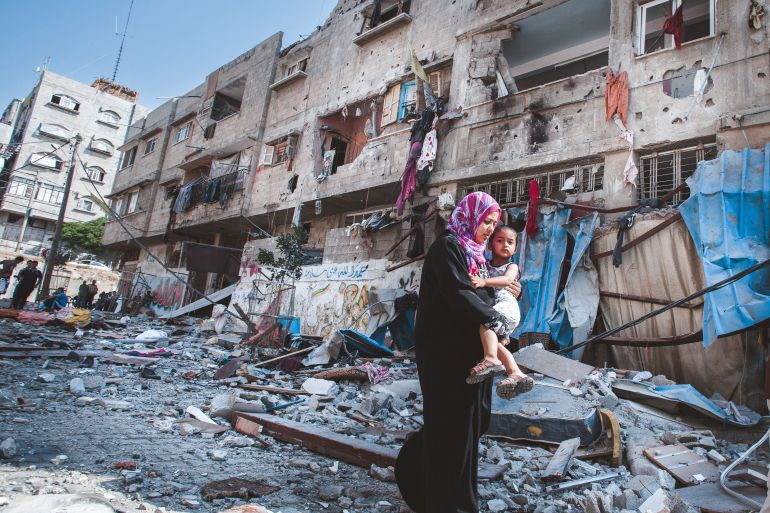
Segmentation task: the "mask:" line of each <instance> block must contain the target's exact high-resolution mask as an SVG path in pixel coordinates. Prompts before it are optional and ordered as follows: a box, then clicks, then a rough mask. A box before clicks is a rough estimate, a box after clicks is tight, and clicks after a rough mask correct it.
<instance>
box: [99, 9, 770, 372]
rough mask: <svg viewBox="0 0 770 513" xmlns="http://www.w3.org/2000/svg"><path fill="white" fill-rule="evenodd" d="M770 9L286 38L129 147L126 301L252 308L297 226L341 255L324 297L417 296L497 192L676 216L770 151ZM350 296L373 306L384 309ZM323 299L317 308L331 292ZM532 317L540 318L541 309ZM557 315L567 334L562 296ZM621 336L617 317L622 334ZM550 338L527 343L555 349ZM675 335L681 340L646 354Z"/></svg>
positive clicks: (122, 187)
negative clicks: (445, 216)
mask: <svg viewBox="0 0 770 513" xmlns="http://www.w3.org/2000/svg"><path fill="white" fill-rule="evenodd" d="M766 9H767V7H766V6H763V4H762V1H761V0H760V1H754V0H731V1H727V0H542V1H535V0H431V1H425V0H381V1H373V0H340V1H339V2H338V3H337V5H336V7H334V9H333V11H332V12H331V14H330V15H329V17H328V19H327V20H326V22H325V23H324V25H323V26H321V27H319V28H318V29H317V30H316V31H315V32H313V33H312V34H311V35H310V36H308V37H307V38H305V39H302V40H300V41H297V42H284V41H283V39H282V38H283V36H282V34H281V33H278V34H276V35H274V36H272V37H271V38H269V39H267V40H265V41H263V42H262V43H259V44H258V45H257V46H256V47H254V48H253V49H251V50H249V51H248V52H246V53H244V54H243V55H241V56H240V57H238V58H237V59H235V60H233V61H232V62H229V63H227V64H225V65H223V66H222V67H221V68H219V69H217V70H213V71H211V73H209V74H208V75H207V76H206V77H201V79H202V81H201V84H200V85H199V86H198V87H196V88H194V89H193V90H191V91H188V92H186V93H181V92H180V96H179V97H178V98H174V99H172V100H171V101H169V102H167V103H165V104H164V105H162V106H161V107H159V108H157V109H155V110H154V111H152V112H151V113H149V114H148V115H147V116H146V117H145V118H144V119H142V120H140V121H139V122H138V123H135V124H134V126H133V127H131V129H130V131H129V134H128V139H127V142H126V143H125V144H124V145H123V146H122V147H121V148H120V151H122V153H123V159H122V161H121V165H120V170H119V172H118V175H117V178H116V180H115V185H114V188H113V191H112V193H111V195H110V197H111V199H112V205H113V209H114V210H115V211H116V212H117V214H118V216H119V217H120V219H113V220H111V221H110V222H109V223H108V224H107V228H106V232H105V237H104V243H105V245H107V246H110V247H112V248H115V249H119V250H120V251H121V252H122V255H123V271H124V281H123V285H122V287H123V293H124V294H133V293H135V292H136V291H137V290H139V291H141V290H150V291H151V292H152V296H153V307H154V308H155V309H156V310H157V311H158V312H169V311H171V310H175V309H178V308H180V307H182V306H184V305H185V304H188V303H191V302H193V301H195V300H197V299H199V294H200V293H205V294H212V293H215V292H216V291H222V290H225V289H228V287H229V288H231V289H232V288H233V287H234V284H235V283H237V282H238V281H239V279H240V280H241V281H243V280H244V279H246V278H248V277H252V276H253V274H254V269H255V268H256V267H258V265H257V264H256V260H257V255H258V251H259V250H260V249H275V247H274V241H275V239H274V237H275V236H277V235H279V234H282V233H287V232H289V231H291V229H292V226H301V227H302V228H304V229H305V230H306V231H307V232H308V233H309V236H308V240H307V243H306V244H305V246H304V248H305V250H306V251H307V252H309V253H314V254H317V255H322V263H321V264H318V265H315V266H311V267H308V268H307V269H306V272H305V274H304V275H303V276H305V277H306V279H308V280H310V279H316V280H322V279H325V278H328V279H330V280H338V281H339V280H340V279H341V278H340V277H342V278H344V279H346V280H348V282H351V283H352V282H354V281H356V280H357V279H363V273H364V272H365V271H366V272H371V271H373V270H377V272H378V274H377V273H375V274H373V275H371V276H372V278H371V281H370V282H369V284H368V285H367V286H368V287H369V289H373V288H386V286H392V287H401V288H412V290H413V289H415V288H416V287H417V284H418V283H419V260H420V256H422V254H423V253H424V251H425V250H426V249H427V247H428V245H429V244H430V242H431V241H432V240H433V238H434V236H435V233H436V231H438V230H440V229H441V227H442V226H443V221H442V220H441V216H436V215H433V212H434V211H435V210H440V207H442V205H443V207H446V205H447V201H446V200H445V199H441V198H446V197H447V196H446V195H447V193H448V194H449V195H451V197H452V199H454V200H455V201H457V200H459V198H461V197H462V196H463V195H465V194H467V193H469V192H471V191H485V192H488V193H490V194H492V195H493V196H494V197H495V198H496V199H497V200H498V201H499V202H500V203H501V204H502V205H504V206H506V207H511V208H514V209H516V208H520V207H524V206H526V205H527V203H528V201H530V193H531V191H533V190H539V192H538V196H539V197H540V198H542V200H550V201H551V202H552V203H553V202H558V201H565V202H567V203H572V204H576V203H579V204H582V205H587V206H591V207H593V208H594V210H593V211H596V209H598V210H599V214H600V215H599V216H595V217H596V219H594V221H592V222H593V223H595V225H597V226H598V225H599V224H602V225H610V224H611V223H612V222H613V220H614V219H617V218H618V217H620V216H621V215H622V214H623V213H624V212H625V211H626V210H628V209H631V208H633V207H635V206H636V205H637V204H638V203H639V202H640V201H642V200H649V199H650V198H664V200H665V201H666V202H667V203H668V204H669V205H675V204H678V203H680V202H681V201H683V200H684V199H685V198H686V197H687V196H688V191H687V189H686V188H684V189H683V188H681V187H679V186H680V185H681V184H682V183H683V182H684V180H685V179H687V178H688V177H689V176H691V175H692V174H693V172H694V171H695V169H696V167H697V165H698V162H700V161H704V160H712V159H715V158H717V156H718V155H719V154H720V153H721V152H723V151H726V150H744V149H746V148H754V149H762V148H763V147H764V145H765V144H766V142H767V141H768V139H769V137H768V135H769V134H770V110H769V109H768V108H767V106H768V105H770V80H768V79H767V76H768V73H769V72H770V70H769V69H768V68H769V64H770V61H769V60H768V42H769V41H770V39H769V38H768V29H767V18H766V17H765V18H763V17H762V13H763V12H765V11H766ZM757 13H759V14H757ZM669 18H674V19H676V18H680V19H681V23H680V24H679V25H678V26H677V27H675V28H674V30H673V33H669V32H672V31H671V30H667V31H665V32H664V30H663V27H664V23H666V20H667V19H669ZM428 135H432V141H431V143H430V145H429V146H430V151H427V152H424V151H423V152H422V153H420V148H419V147H416V146H415V143H416V142H419V143H423V141H424V142H425V144H426V146H427V145H428V143H427V136H428ZM424 149H425V148H424ZM415 150H416V151H417V153H413V154H412V155H411V157H412V159H411V160H412V161H410V153H411V152H413V151H415ZM434 150H435V155H434V154H433V153H434ZM423 153H427V155H423ZM417 157H420V165H419V166H416V165H415V162H414V160H416V158H417ZM409 168H411V169H409ZM414 168H419V169H414ZM405 169H407V171H408V172H407V173H406V175H407V176H406V178H405V179H403V180H402V178H404V175H405ZM415 171H416V172H415ZM533 181H534V183H536V184H537V187H536V188H535V189H532V187H533ZM412 187H414V188H415V189H416V191H414V192H412V190H411V189H412ZM402 188H404V189H406V190H402ZM671 191H674V192H673V193H672V194H667V193H669V192H671ZM437 198H438V202H437ZM449 204H450V205H451V202H450V203H449ZM623 207H628V209H625V210H624V209H623ZM584 213H588V212H584ZM544 215H545V216H546V217H548V216H550V215H552V214H550V213H547V214H544ZM574 217H575V216H574V215H573V216H572V218H574ZM569 218H570V217H569V213H567V214H566V217H564V218H563V221H564V222H565V223H566V221H567V220H568V219H569ZM549 219H550V218H549ZM556 219H557V220H558V219H561V218H559V217H558V215H556ZM549 222H552V225H553V226H556V224H555V223H556V221H554V220H551V221H549ZM546 224H547V223H546ZM679 224H680V225H681V224H682V223H679ZM548 226H551V225H548ZM615 230H616V228H615ZM129 232H130V233H129ZM612 233H613V234H614V233H616V231H615V232H612ZM684 233H685V235H686V231H685V232H684ZM631 235H633V234H631ZM132 238H135V239H136V240H137V241H139V242H140V243H142V244H143V245H145V246H146V247H147V248H148V249H149V250H150V251H151V252H152V253H153V254H154V255H156V256H157V257H158V258H159V259H160V260H162V261H163V262H164V263H165V264H166V266H167V267H168V268H170V270H169V269H165V268H164V267H163V266H161V265H160V264H159V263H158V262H157V261H155V260H154V259H153V258H151V257H150V256H149V255H148V254H147V253H146V252H145V251H144V250H140V248H139V247H138V246H137V245H136V244H135V243H134V242H133V241H132V240H131V239H132ZM564 238H565V240H566V235H564ZM604 239H611V244H610V243H609V242H608V244H610V247H611V246H612V245H614V242H615V237H614V236H613V237H611V238H610V237H606V236H605V237H603V238H602V239H601V240H596V237H595V238H594V241H593V251H594V252H597V251H599V250H598V249H597V244H599V245H601V244H604V243H603V242H602V241H603V240H604ZM575 240H579V239H575ZM590 242H591V239H590V238H589V239H588V243H590ZM565 244H566V242H565ZM690 244H691V243H690ZM573 246H574V247H575V248H577V247H578V246H579V244H578V243H577V242H573V239H570V243H569V247H570V249H569V251H570V252H572V251H573ZM533 247H534V246H533ZM601 249H602V250H603V249H604V248H601ZM668 249H670V251H671V252H672V253H673V254H674V255H676V253H677V250H678V248H676V247H672V248H668ZM564 251H566V250H563V251H562V256H561V257H560V259H559V260H558V261H557V264H558V265H557V266H556V267H557V272H555V274H554V273H552V276H551V277H550V278H548V280H550V281H548V280H546V281H548V283H553V285H554V287H552V288H553V289H554V291H555V290H558V289H560V288H563V286H564V280H565V276H564V275H560V274H559V272H558V268H559V267H560V266H561V264H562V260H564V265H565V268H569V267H570V261H569V258H568V257H567V258H566V259H564V254H563V253H564ZM573 255H574V253H573ZM696 260H697V259H696ZM395 269H398V270H399V271H400V274H399V275H398V277H396V273H394V274H388V272H387V271H388V270H395ZM610 269H612V268H610ZM623 271H625V270H623V269H622V268H620V271H619V272H623ZM172 272H173V273H175V274H176V275H177V277H175V276H173V275H172ZM613 272H614V271H613ZM525 273H526V269H525ZM387 276H393V278H392V279H384V278H383V277H387ZM179 277H181V278H182V279H181V280H180V279H178V278H179ZM330 277H334V278H330ZM303 279H305V278H303ZM700 279H701V280H702V277H701V278H700ZM183 281H186V282H187V283H188V284H189V285H191V288H192V289H194V291H191V290H188V288H187V287H185V285H184V283H183ZM600 282H602V284H603V285H606V279H605V278H603V277H601V266H600ZM341 283H343V284H344V283H347V282H341ZM542 283H544V282H541V285H542ZM327 285H328V283H327ZM359 285H360V283H359ZM362 287H363V286H362ZM332 288H333V289H334V290H335V291H337V292H335V293H337V294H338V295H340V296H341V299H340V300H339V301H342V302H348V303H350V302H351V301H353V302H355V303H356V305H357V307H360V308H364V307H366V306H367V301H366V298H363V297H362V295H363V292H362V290H364V289H365V288H366V287H363V288H357V289H356V291H357V292H355V293H352V294H350V295H349V294H348V292H347V291H348V289H347V288H345V287H343V286H342V285H341V286H340V287H339V289H335V288H334V287H332ZM541 289H543V290H545V289H550V288H549V287H541ZM685 289H686V287H685ZM307 290H309V291H310V292H309V294H310V295H311V296H313V297H314V298H316V301H317V300H318V299H317V298H318V297H321V296H319V294H321V295H322V293H323V291H324V290H326V289H324V288H323V287H322V286H320V285H319V286H316V287H315V288H313V287H310V288H309V289H307ZM549 293H550V292H549ZM628 293H629V294H630V292H628ZM671 293H672V294H674V297H672V298H670V299H671V300H673V299H678V297H681V296H676V291H673V292H671ZM297 294H301V290H300V288H297ZM525 294H526V290H525ZM612 294H613V293H610V296H606V297H605V296H602V307H603V308H605V309H606V310H608V311H609V310H612V309H613V308H615V309H619V311H620V310H623V309H624V308H625V306H623V304H624V303H622V301H621V302H619V303H618V305H620V306H617V305H616V306H615V307H613V306H611V305H608V304H607V303H605V302H606V301H610V300H614V301H618V300H617V298H615V297H614V296H612ZM616 295H617V294H616ZM637 295H638V296H643V295H644V294H641V293H638V294H637ZM683 295H686V294H683ZM533 297H534V296H533ZM533 297H530V298H529V299H528V300H525V301H524V304H523V306H524V307H525V308H526V306H527V305H526V303H527V301H529V302H530V303H532V302H533V301H541V302H542V301H543V299H542V298H539V299H538V298H534V299H533ZM212 298H214V299H215V300H219V299H223V296H212ZM251 299H252V298H250V297H247V298H245V299H244V301H250V300H251ZM664 299H667V298H664ZM304 301H305V300H304V299H303V298H301V297H298V298H296V303H295V301H294V300H293V301H292V307H293V309H294V311H293V312H291V313H290V314H289V315H293V316H296V317H298V318H299V319H300V322H301V323H302V324H303V330H305V331H304V332H309V331H313V330H315V331H316V332H317V333H318V334H322V335H323V334H328V331H324V330H323V329H321V328H322V326H327V327H328V326H331V325H335V323H336V325H337V326H338V327H339V326H340V325H342V326H343V327H347V326H349V325H350V324H348V325H345V323H346V322H348V321H350V322H354V321H355V315H356V314H357V313H360V308H359V309H351V308H350V306H349V305H348V306H345V305H342V306H340V308H341V309H342V310H341V312H337V313H335V312H331V313H330V312H328V311H327V312H324V311H322V310H323V308H321V307H318V306H317V305H314V304H313V303H312V302H310V300H307V302H304ZM549 301H550V302H551V303H552V304H551V305H550V307H549V308H550V310H549V312H550V313H553V310H554V309H555V306H554V304H555V303H556V301H557V297H556V295H555V292H553V295H552V297H551V298H550V300H549ZM653 303H654V301H653ZM303 304H304V305H306V306H307V307H306V308H304V307H303V306H302V305H303ZM636 306H638V305H635V306H633V307H629V308H630V310H634V308H636ZM244 307H245V305H244ZM335 308H336V307H335ZM319 309H320V310H319ZM311 310H312V311H311ZM299 312H301V313H299ZM249 313H250V314H252V313H254V311H253V309H252V308H249ZM274 313H275V312H274ZM309 317H312V319H309ZM322 317H323V319H322ZM611 317H612V316H608V314H605V313H603V314H602V318H601V320H602V322H603V323H604V325H605V326H607V327H611V326H610V325H611V324H612V319H611ZM616 317H617V318H616V319H615V321H617V323H621V324H622V322H621V321H622V320H623V319H621V318H624V319H625V320H628V318H625V317H624V316H623V315H620V314H619V315H618V316H616ZM594 320H595V318H591V321H592V322H591V324H593V321H594ZM306 321H307V322H309V323H310V325H311V326H312V328H313V329H306V326H305V322H306ZM311 321H312V322H311ZM541 321H542V319H541V320H540V321H537V320H533V321H531V322H532V323H534V324H533V325H530V326H529V327H528V322H530V321H528V320H526V319H525V321H524V323H523V324H524V329H525V330H526V329H529V330H530V331H532V332H533V333H537V332H542V331H543V329H542V327H538V326H537V325H535V324H537V323H538V322H540V323H541V324H542V322H541ZM313 323H315V324H313ZM590 328H591V326H589V327H588V329H589V330H590ZM653 331H655V330H653ZM637 335H638V333H637ZM666 335H676V333H669V334H666V333H661V332H660V331H658V332H656V333H651V334H649V335H648V336H666ZM552 338H553V337H552ZM583 338H585V334H584V336H583ZM616 356H617V355H616ZM628 368H632V367H628ZM672 374H676V372H672Z"/></svg>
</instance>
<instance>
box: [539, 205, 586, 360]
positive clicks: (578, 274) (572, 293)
mask: <svg viewBox="0 0 770 513" xmlns="http://www.w3.org/2000/svg"><path fill="white" fill-rule="evenodd" d="M598 225H599V214H598V213H596V212H594V213H593V214H591V215H588V216H585V217H581V218H579V219H575V220H574V221H572V222H570V223H569V224H568V225H567V227H566V230H567V231H568V232H569V234H570V236H571V237H572V238H573V240H574V241H575V244H574V247H573V250H572V258H571V259H570V269H569V274H568V275H567V282H566V284H565V285H564V291H563V292H562V293H561V295H559V299H558V300H557V301H556V309H555V311H554V313H553V315H552V316H551V319H550V320H549V321H548V323H549V325H550V327H551V338H552V339H553V340H554V341H555V342H556V343H557V344H558V345H559V347H562V348H563V347H567V346H568V345H570V344H574V343H578V342H582V341H583V340H585V339H587V338H588V334H589V333H590V332H591V329H592V328H593V325H594V321H595V320H596V310H597V309H598V308H599V277H598V273H597V272H596V268H595V267H594V264H593V262H591V257H590V254H589V248H590V246H591V239H592V238H593V235H594V230H595V229H596V227H597V226H598ZM575 353H576V354H573V355H572V356H573V357H574V358H576V359H578V360H579V359H580V357H581V355H582V353H583V351H582V348H581V349H580V350H578V351H576V352H575Z"/></svg>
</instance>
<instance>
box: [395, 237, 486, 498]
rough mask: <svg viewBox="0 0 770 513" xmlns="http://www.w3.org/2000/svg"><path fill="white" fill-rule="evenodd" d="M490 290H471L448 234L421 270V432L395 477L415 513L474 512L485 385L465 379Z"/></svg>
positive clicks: (477, 350) (478, 352)
mask: <svg viewBox="0 0 770 513" xmlns="http://www.w3.org/2000/svg"><path fill="white" fill-rule="evenodd" d="M493 303H494V292H493V290H492V289H474V288H473V286H472V285H471V281H470V278H469V276H468V266H467V264H466V258H465V253H464V252H463V250H462V248H461V247H460V245H459V243H458V242H457V240H456V239H455V238H454V237H453V236H452V235H451V234H450V233H449V232H445V233H444V234H442V235H441V236H440V237H439V238H438V239H437V240H436V242H434V243H433V245H432V246H431V248H430V250H429V251H428V255H427V257H426V258H425V264H424V266H423V271H422V279H421V282H420V299H419V304H418V307H417V321H416V325H415V340H416V356H417V369H418V372H419V375H420V386H421V388H422V394H423V420H424V427H423V428H422V429H421V430H420V431H419V432H417V433H416V434H415V435H413V436H412V437H411V438H410V439H409V440H408V441H407V442H406V444H404V447H403V448H402V449H401V451H400V453H399V456H398V461H397V463H396V479H397V481H398V486H399V488H400V489H401V494H402V496H403V497H404V500H405V501H406V502H407V504H409V506H410V507H411V508H412V509H413V510H414V511H416V512H417V513H476V512H477V511H478V504H477V503H478V500H477V467H478V442H479V438H480V437H481V435H482V434H483V433H484V431H486V429H487V427H488V425H489V416H490V401H491V384H490V380H487V381H485V382H484V383H481V384H478V385H468V384H466V383H465V378H466V377H467V376H468V373H469V371H470V369H471V367H473V365H475V364H476V363H477V362H478V361H479V360H481V359H482V357H483V351H482V347H481V340H480V338H479V326H481V324H484V323H487V322H489V321H492V320H493V319H495V318H497V317H498V314H497V312H496V311H495V310H494V309H492V307H491V306H490V305H492V304H493Z"/></svg>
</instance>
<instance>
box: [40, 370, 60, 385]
mask: <svg viewBox="0 0 770 513" xmlns="http://www.w3.org/2000/svg"><path fill="white" fill-rule="evenodd" d="M37 380H38V381H39V382H41V383H53V382H54V381H56V376H54V375H53V374H51V373H50V372H44V373H43V374H41V375H39V376H38V377H37Z"/></svg>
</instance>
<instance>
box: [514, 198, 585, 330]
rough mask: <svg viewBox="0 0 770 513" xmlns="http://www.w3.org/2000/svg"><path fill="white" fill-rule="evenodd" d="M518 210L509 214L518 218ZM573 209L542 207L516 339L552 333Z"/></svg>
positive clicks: (524, 268)
mask: <svg viewBox="0 0 770 513" xmlns="http://www.w3.org/2000/svg"><path fill="white" fill-rule="evenodd" d="M518 212H519V210H518V209H511V210H510V211H509V213H510V214H511V215H513V217H516V216H517V214H518ZM570 212H571V210H570V209H568V208H561V207H541V208H540V209H539V210H538V213H537V226H538V229H537V233H536V234H535V236H534V237H527V240H526V242H523V241H522V243H525V244H526V247H525V248H524V259H523V262H520V263H519V267H520V268H521V278H520V282H521V291H522V293H521V298H520V300H519V308H520V309H521V314H522V319H523V320H522V322H521V324H520V325H519V327H518V328H516V330H515V331H514V332H513V336H514V337H515V338H519V337H520V336H521V334H522V333H551V326H550V325H549V319H550V318H551V316H552V315H553V312H554V307H555V305H556V297H557V294H558V292H559V277H560V275H561V264H562V261H563V260H564V256H565V253H566V251H567V230H566V229H565V228H564V226H563V225H564V224H566V223H567V221H569V216H570Z"/></svg>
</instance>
